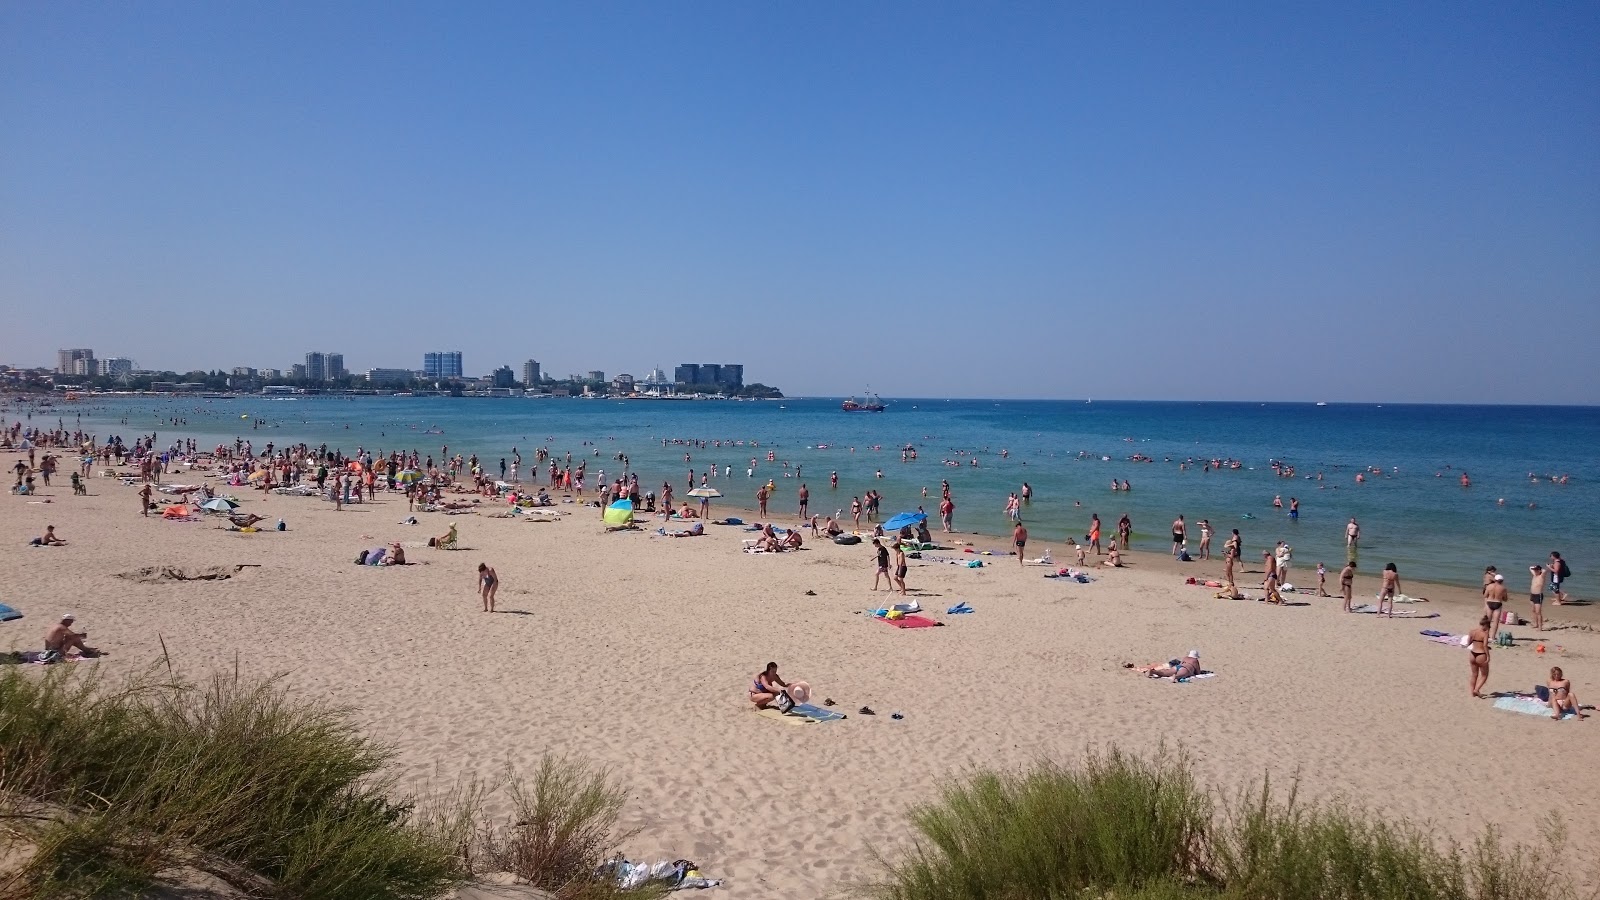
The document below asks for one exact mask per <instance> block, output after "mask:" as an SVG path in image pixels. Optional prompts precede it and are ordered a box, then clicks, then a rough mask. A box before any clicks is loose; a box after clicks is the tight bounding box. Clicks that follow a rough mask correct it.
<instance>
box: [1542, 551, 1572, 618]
mask: <svg viewBox="0 0 1600 900" xmlns="http://www.w3.org/2000/svg"><path fill="white" fill-rule="evenodd" d="M1549 563H1550V564H1549V565H1548V566H1546V567H1545V572H1546V573H1547V574H1548V575H1549V578H1550V593H1552V594H1554V595H1555V599H1554V600H1553V601H1551V605H1552V606H1561V605H1563V604H1565V603H1566V602H1567V592H1566V591H1564V590H1562V589H1561V585H1562V584H1563V583H1564V582H1565V581H1566V580H1567V579H1568V578H1571V577H1572V569H1571V567H1569V566H1568V565H1567V561H1566V560H1564V559H1562V558H1561V554H1560V553H1557V552H1556V551H1554V550H1551V551H1550V560H1549Z"/></svg>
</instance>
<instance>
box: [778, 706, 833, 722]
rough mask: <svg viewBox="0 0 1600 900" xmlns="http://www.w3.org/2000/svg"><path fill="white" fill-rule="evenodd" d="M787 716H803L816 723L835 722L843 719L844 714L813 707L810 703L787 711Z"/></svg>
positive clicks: (821, 707) (823, 707)
mask: <svg viewBox="0 0 1600 900" xmlns="http://www.w3.org/2000/svg"><path fill="white" fill-rule="evenodd" d="M789 715H791V716H804V717H806V718H807V719H811V720H812V721H816V722H837V721H839V720H840V719H843V718H845V714H844V713H842V712H834V711H833V710H831V709H828V708H827V707H825V706H814V705H812V704H810V703H800V704H797V705H796V706H795V707H794V708H793V709H791V710H789Z"/></svg>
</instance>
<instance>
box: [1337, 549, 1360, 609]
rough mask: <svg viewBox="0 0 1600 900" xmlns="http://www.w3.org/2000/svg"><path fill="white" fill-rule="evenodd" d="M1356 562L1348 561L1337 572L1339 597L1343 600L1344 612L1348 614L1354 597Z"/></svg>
mask: <svg viewBox="0 0 1600 900" xmlns="http://www.w3.org/2000/svg"><path fill="white" fill-rule="evenodd" d="M1355 584H1356V561H1355V560H1353V559H1352V560H1350V561H1349V562H1347V563H1345V564H1344V568H1343V569H1341V570H1340V571H1339V595H1340V596H1341V597H1343V598H1344V611H1345V612H1350V610H1351V606H1350V604H1351V602H1352V601H1353V600H1354V597H1355Z"/></svg>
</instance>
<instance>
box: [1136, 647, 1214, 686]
mask: <svg viewBox="0 0 1600 900" xmlns="http://www.w3.org/2000/svg"><path fill="white" fill-rule="evenodd" d="M1138 671H1139V672H1140V673H1141V674H1143V675H1144V676H1145V677H1147V678H1171V679H1172V680H1173V681H1181V680H1183V679H1185V678H1193V677H1194V676H1196V675H1199V674H1200V671H1201V670H1200V651H1199V650H1190V651H1189V655H1188V656H1185V657H1184V658H1183V659H1174V660H1170V661H1169V662H1168V663H1167V664H1166V665H1164V666H1160V665H1153V664H1152V665H1148V666H1140V667H1139V669H1138Z"/></svg>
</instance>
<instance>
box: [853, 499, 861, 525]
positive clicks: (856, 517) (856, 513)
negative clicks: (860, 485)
mask: <svg viewBox="0 0 1600 900" xmlns="http://www.w3.org/2000/svg"><path fill="white" fill-rule="evenodd" d="M850 518H851V519H852V520H853V521H854V522H855V523H856V530H857V531H860V530H861V498H860V497H851V498H850Z"/></svg>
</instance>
